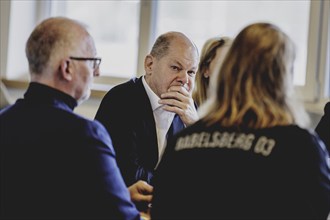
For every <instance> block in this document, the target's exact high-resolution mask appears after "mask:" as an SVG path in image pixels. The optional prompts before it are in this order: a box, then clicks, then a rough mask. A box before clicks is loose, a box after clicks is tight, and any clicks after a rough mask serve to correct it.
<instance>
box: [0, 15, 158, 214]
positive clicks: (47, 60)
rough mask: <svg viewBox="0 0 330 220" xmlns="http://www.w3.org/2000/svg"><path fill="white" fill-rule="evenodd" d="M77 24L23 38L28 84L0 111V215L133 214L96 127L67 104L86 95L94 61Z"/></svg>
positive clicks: (52, 23) (52, 24) (135, 193)
mask: <svg viewBox="0 0 330 220" xmlns="http://www.w3.org/2000/svg"><path fill="white" fill-rule="evenodd" d="M95 55H96V49H95V45H94V41H93V38H92V37H91V36H90V34H89V33H88V32H87V30H86V29H85V27H84V26H83V25H82V24H80V23H79V22H77V21H74V20H71V19H67V18H61V17H57V18H50V19H47V20H45V21H43V22H42V23H41V24H39V25H38V26H37V27H36V28H35V29H34V31H33V32H32V34H31V35H30V37H29V39H28V41H27V43H26V56H27V59H28V62H29V69H30V73H31V83H30V85H29V87H28V89H27V91H26V93H25V94H24V98H22V99H19V100H17V102H16V103H15V104H14V105H12V106H10V107H8V108H5V109H3V110H2V111H1V112H0V128H1V130H0V142H1V143H0V155H1V170H0V171H1V178H0V181H1V193H0V197H1V200H0V201H1V204H0V206H1V209H0V217H1V219H9V218H10V219H12V218H14V219H25V218H27V219H49V218H53V219H62V218H63V219H101V218H102V219H103V218H109V219H139V218H140V215H139V212H138V211H137V209H136V208H135V205H134V204H133V203H132V201H131V198H130V195H131V197H132V199H133V200H135V201H140V200H145V201H150V200H151V196H144V195H143V192H144V191H145V192H147V193H146V194H150V192H151V191H152V187H151V186H149V185H148V184H146V183H145V182H142V181H140V182H138V183H137V184H135V185H132V186H130V187H129V190H127V187H126V186H125V183H124V181H123V179H122V177H121V175H120V171H119V169H118V167H117V164H116V161H115V152H114V149H113V147H112V143H111V139H110V137H109V135H108V133H107V131H106V130H105V129H104V127H103V126H102V125H101V124H100V123H98V122H96V121H91V120H88V119H85V118H83V117H81V116H79V115H77V114H75V113H73V109H74V108H75V107H76V106H77V104H78V103H80V102H82V101H83V100H86V99H87V98H88V97H89V95H90V90H91V89H90V88H91V84H92V79H93V77H94V76H98V75H99V65H100V62H101V58H96V57H95Z"/></svg>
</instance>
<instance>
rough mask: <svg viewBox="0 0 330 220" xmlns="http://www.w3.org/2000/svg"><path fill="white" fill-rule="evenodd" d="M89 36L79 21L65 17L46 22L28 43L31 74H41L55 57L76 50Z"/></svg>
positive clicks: (39, 26) (38, 27)
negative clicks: (81, 41) (80, 42)
mask: <svg viewBox="0 0 330 220" xmlns="http://www.w3.org/2000/svg"><path fill="white" fill-rule="evenodd" d="M88 35H89V34H88V32H87V30H86V28H85V27H84V25H82V24H81V23H79V22H78V21H75V20H72V19H68V18H63V17H54V18H49V19H46V20H44V21H43V22H41V23H40V24H39V25H38V26H37V27H36V28H35V29H34V30H33V32H32V33H31V35H30V37H29V39H28V41H27V43H26V48H25V53H26V57H27V59H28V62H29V68H30V72H31V73H33V74H41V73H42V72H43V70H44V69H45V68H46V66H47V65H48V64H49V62H50V60H51V59H52V58H53V57H56V56H58V55H65V53H67V52H68V51H72V50H75V47H76V46H77V44H78V43H79V40H80V39H82V38H83V37H86V36H88ZM86 49H89V48H86Z"/></svg>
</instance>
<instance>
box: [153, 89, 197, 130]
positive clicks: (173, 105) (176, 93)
mask: <svg viewBox="0 0 330 220" xmlns="http://www.w3.org/2000/svg"><path fill="white" fill-rule="evenodd" d="M159 104H163V105H164V107H163V108H164V110H166V111H170V112H174V113H176V114H178V115H179V116H180V118H181V120H182V121H183V123H184V124H185V125H186V126H188V125H191V124H193V123H194V122H196V121H197V120H198V119H199V117H198V114H197V110H196V108H195V104H194V100H193V98H192V96H191V93H189V92H188V91H187V90H186V88H185V87H183V86H171V87H170V88H169V90H168V91H167V92H166V93H163V94H162V95H161V100H159Z"/></svg>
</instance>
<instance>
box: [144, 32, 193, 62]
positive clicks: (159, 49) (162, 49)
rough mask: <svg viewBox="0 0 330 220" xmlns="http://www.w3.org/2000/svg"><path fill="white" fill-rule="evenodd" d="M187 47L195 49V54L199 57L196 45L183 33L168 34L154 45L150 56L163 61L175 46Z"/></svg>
mask: <svg viewBox="0 0 330 220" xmlns="http://www.w3.org/2000/svg"><path fill="white" fill-rule="evenodd" d="M177 43H178V44H181V45H187V46H188V47H192V48H194V50H195V52H196V53H197V55H198V50H197V47H196V45H195V44H194V43H193V42H192V41H191V40H190V39H189V38H188V37H187V36H186V35H184V34H183V33H181V32H175V31H172V32H167V33H165V34H162V35H160V36H159V37H158V38H157V39H156V42H155V44H154V45H153V47H152V49H151V52H150V54H151V55H152V56H154V57H156V58H157V59H161V58H162V57H163V56H166V55H167V54H168V52H169V49H170V46H171V45H174V44H177Z"/></svg>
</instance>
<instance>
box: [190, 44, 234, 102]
mask: <svg viewBox="0 0 330 220" xmlns="http://www.w3.org/2000/svg"><path fill="white" fill-rule="evenodd" d="M231 43H232V39H231V38H229V37H214V38H210V39H208V40H207V41H206V42H205V44H204V45H203V48H202V53H201V56H200V61H199V65H198V71H197V73H196V78H195V88H194V91H193V99H194V101H195V102H196V104H197V105H198V106H200V105H201V104H203V103H204V102H205V101H206V99H207V97H208V87H209V81H210V76H211V74H212V73H213V72H215V71H218V70H219V69H220V66H221V64H222V62H223V60H224V58H225V55H226V53H227V51H228V49H229V47H230V45H231Z"/></svg>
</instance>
